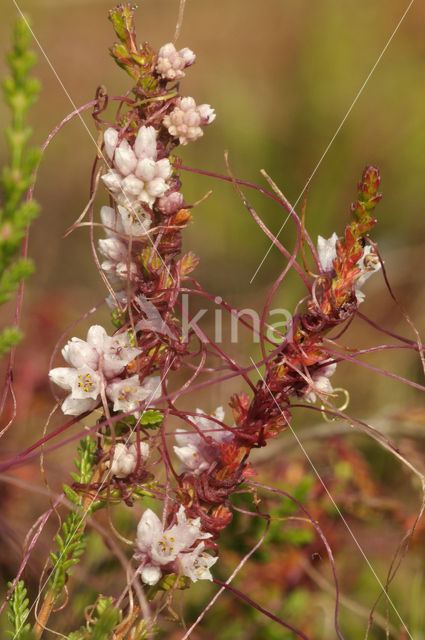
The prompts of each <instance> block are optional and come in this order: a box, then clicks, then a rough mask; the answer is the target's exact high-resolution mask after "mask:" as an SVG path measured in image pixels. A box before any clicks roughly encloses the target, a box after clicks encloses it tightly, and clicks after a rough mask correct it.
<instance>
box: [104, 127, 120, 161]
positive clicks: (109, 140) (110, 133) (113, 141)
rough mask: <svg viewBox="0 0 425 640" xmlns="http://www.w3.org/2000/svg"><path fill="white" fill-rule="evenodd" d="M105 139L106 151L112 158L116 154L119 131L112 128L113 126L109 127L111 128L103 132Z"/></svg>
mask: <svg viewBox="0 0 425 640" xmlns="http://www.w3.org/2000/svg"><path fill="white" fill-rule="evenodd" d="M103 141H104V143H105V151H106V153H107V155H108V156H109V158H110V159H111V160H112V156H113V155H114V151H115V147H116V146H117V142H118V131H116V130H115V129H112V127H109V129H106V131H105V133H104V134H103Z"/></svg>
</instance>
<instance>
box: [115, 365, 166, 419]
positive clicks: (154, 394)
mask: <svg viewBox="0 0 425 640" xmlns="http://www.w3.org/2000/svg"><path fill="white" fill-rule="evenodd" d="M161 393H162V391H161V384H160V378H159V376H152V377H149V378H146V379H145V380H144V381H143V382H142V384H140V380H139V376H138V375H137V374H136V375H134V376H131V377H130V378H125V379H124V380H119V381H117V382H111V383H110V384H109V385H108V386H107V388H106V395H107V396H108V398H109V399H110V400H112V402H113V403H114V411H124V412H128V411H133V415H134V416H135V417H136V418H139V417H140V414H141V411H140V410H137V409H139V405H140V403H141V402H143V401H144V400H147V405H146V406H148V405H149V403H150V402H152V401H153V400H156V399H158V398H159V397H160V396H161Z"/></svg>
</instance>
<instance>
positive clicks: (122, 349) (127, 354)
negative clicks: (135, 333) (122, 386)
mask: <svg viewBox="0 0 425 640" xmlns="http://www.w3.org/2000/svg"><path fill="white" fill-rule="evenodd" d="M87 342H89V343H90V344H92V345H93V346H94V347H95V348H96V349H97V351H98V353H99V355H100V354H101V355H102V356H103V358H102V370H103V373H104V375H105V377H106V378H112V377H114V376H117V375H119V374H120V373H122V372H123V371H124V369H125V367H126V366H127V365H128V364H129V363H130V362H131V361H132V360H134V358H136V356H138V355H139V354H140V353H142V351H141V349H137V348H136V347H133V346H132V345H131V342H130V337H129V335H128V333H127V332H126V331H124V332H123V333H117V334H115V335H114V336H108V334H107V333H106V331H105V329H104V328H103V327H101V326H100V325H95V326H93V327H90V329H89V331H88V334H87Z"/></svg>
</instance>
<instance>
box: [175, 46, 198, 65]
mask: <svg viewBox="0 0 425 640" xmlns="http://www.w3.org/2000/svg"><path fill="white" fill-rule="evenodd" d="M179 54H180V55H181V57H182V58H183V59H184V61H185V65H186V67H188V66H189V65H191V64H193V63H194V62H195V59H196V55H195V54H194V53H193V51H192V50H191V49H189V48H188V47H184V48H183V49H180V51H179Z"/></svg>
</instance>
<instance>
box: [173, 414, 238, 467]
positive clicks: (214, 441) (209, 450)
mask: <svg viewBox="0 0 425 640" xmlns="http://www.w3.org/2000/svg"><path fill="white" fill-rule="evenodd" d="M196 411H197V414H198V415H197V416H194V417H192V418H191V419H192V420H193V422H194V423H195V425H196V426H197V428H198V429H199V431H201V432H203V433H202V435H201V433H198V432H197V431H195V432H189V431H186V430H185V429H178V430H177V435H176V436H175V437H176V442H177V444H178V445H179V446H177V447H176V446H175V447H174V451H175V453H176V455H177V456H178V458H180V460H181V461H182V462H183V464H184V466H185V467H186V468H187V469H188V470H189V471H191V472H192V473H193V474H194V475H199V474H200V473H202V472H203V471H205V470H206V469H208V468H209V466H210V465H211V463H212V462H214V460H216V459H217V455H218V454H219V447H220V445H222V444H227V443H229V442H230V441H231V440H232V438H233V434H232V433H231V432H229V431H228V430H227V429H223V427H221V426H220V425H219V424H218V423H217V422H215V421H214V420H211V419H210V417H209V416H208V415H207V414H205V413H204V412H203V411H201V409H197V410H196ZM212 416H213V417H214V418H216V419H217V420H219V421H220V422H222V421H223V420H224V411H223V408H222V407H217V409H216V410H215V412H214V413H213V414H212Z"/></svg>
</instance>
